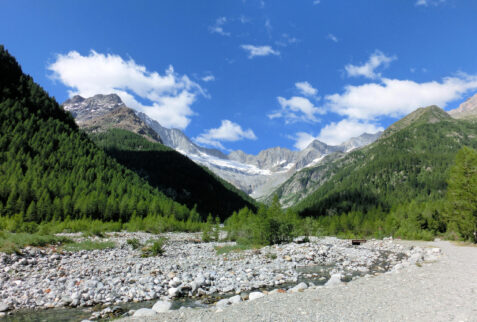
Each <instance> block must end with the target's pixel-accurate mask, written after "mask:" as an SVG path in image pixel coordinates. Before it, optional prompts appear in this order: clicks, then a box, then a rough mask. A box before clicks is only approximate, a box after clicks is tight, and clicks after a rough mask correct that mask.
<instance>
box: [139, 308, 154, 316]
mask: <svg viewBox="0 0 477 322" xmlns="http://www.w3.org/2000/svg"><path fill="white" fill-rule="evenodd" d="M156 314H157V313H156V311H154V310H152V309H146V308H142V309H139V310H137V311H136V312H134V314H133V316H134V317H143V316H154V315H156Z"/></svg>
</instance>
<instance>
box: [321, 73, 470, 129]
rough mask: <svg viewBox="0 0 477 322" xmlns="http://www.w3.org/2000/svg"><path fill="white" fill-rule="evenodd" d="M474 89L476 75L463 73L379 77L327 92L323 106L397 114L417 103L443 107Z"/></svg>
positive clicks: (359, 114) (358, 114) (368, 114)
mask: <svg viewBox="0 0 477 322" xmlns="http://www.w3.org/2000/svg"><path fill="white" fill-rule="evenodd" d="M476 89H477V76H470V75H466V74H460V75H458V76H455V77H447V78H444V79H443V80H442V81H441V82H437V81H431V82H425V83H417V82H414V81H411V80H399V79H387V78H383V79H381V82H380V83H368V84H363V85H359V86H351V85H348V86H346V87H345V90H344V93H342V94H333V95H327V96H326V97H325V101H326V103H325V107H326V108H327V110H329V111H332V112H335V113H338V114H341V115H346V116H348V117H351V118H355V119H362V120H372V119H375V118H377V117H380V116H390V117H401V116H403V115H405V114H408V113H410V112H412V111H414V110H415V109H416V108H418V107H423V106H429V105H434V104H435V105H439V106H440V107H442V108H444V107H446V105H447V103H449V102H451V101H453V100H456V99H459V98H461V97H462V95H463V94H465V93H467V92H468V91H471V90H476Z"/></svg>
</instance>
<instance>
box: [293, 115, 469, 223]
mask: <svg viewBox="0 0 477 322" xmlns="http://www.w3.org/2000/svg"><path fill="white" fill-rule="evenodd" d="M465 145H467V146H472V147H476V146H477V122H475V121H459V120H455V119H452V118H450V117H449V115H448V114H447V113H446V112H444V111H443V110H441V109H440V108H438V107H435V106H430V107H427V108H422V109H418V110H416V111H415V112H413V113H411V114H410V115H408V116H406V117H405V118H404V119H402V120H401V121H398V122H396V123H395V124H394V125H393V126H391V127H389V129H387V130H386V131H385V132H384V133H383V136H382V137H381V138H380V139H379V140H378V141H376V142H375V143H373V144H371V145H370V146H367V147H365V148H363V149H360V150H356V151H354V152H351V153H349V154H348V155H346V156H344V157H342V158H341V159H339V160H337V162H335V163H334V164H333V165H332V166H331V167H330V169H325V170H324V172H323V173H322V174H321V175H322V177H324V178H328V179H327V180H324V181H322V182H318V183H316V184H315V185H314V187H311V188H310V189H313V190H314V192H313V193H311V194H309V195H308V196H307V197H306V198H305V199H303V200H302V201H300V202H299V203H298V204H297V205H296V206H295V209H296V210H298V211H300V213H301V214H302V215H305V216H321V215H326V214H336V213H346V212H349V211H352V210H355V211H361V212H367V211H369V210H370V209H373V208H376V207H380V208H381V209H383V210H384V211H387V210H389V209H391V208H392V207H394V206H397V205H400V204H403V203H407V202H410V201H411V200H416V201H426V200H433V199H440V198H442V197H443V196H444V194H445V190H446V186H447V184H446V179H447V174H448V169H449V166H450V165H451V164H452V162H453V160H454V157H455V155H456V153H457V151H458V150H459V149H460V148H461V147H462V146H465ZM310 171H311V174H312V175H313V174H315V173H318V172H319V171H323V170H322V169H319V168H314V169H310ZM297 175H298V174H297ZM297 175H296V176H297ZM295 180H298V179H295Z"/></svg>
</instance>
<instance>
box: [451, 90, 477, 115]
mask: <svg viewBox="0 0 477 322" xmlns="http://www.w3.org/2000/svg"><path fill="white" fill-rule="evenodd" d="M449 114H450V115H451V116H452V117H454V118H456V119H463V118H476V117H477V94H475V95H474V96H472V97H470V98H468V99H467V100H466V101H465V102H464V103H462V104H460V105H459V107H458V108H456V109H454V110H451V111H449Z"/></svg>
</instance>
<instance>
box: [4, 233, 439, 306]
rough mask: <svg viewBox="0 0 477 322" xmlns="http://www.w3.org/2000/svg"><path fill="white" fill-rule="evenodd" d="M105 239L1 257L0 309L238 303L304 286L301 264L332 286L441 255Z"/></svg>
mask: <svg viewBox="0 0 477 322" xmlns="http://www.w3.org/2000/svg"><path fill="white" fill-rule="evenodd" d="M62 235H65V236H68V237H69V238H72V239H75V240H76V241H82V240H85V239H86V238H83V237H81V234H62ZM106 235H107V238H105V239H99V238H98V237H88V238H87V239H91V240H95V241H108V240H109V241H113V242H115V243H116V245H117V247H116V248H113V249H106V250H92V251H78V252H67V251H56V250H55V251H54V250H53V249H48V248H46V249H45V248H42V249H40V248H35V247H29V248H28V249H26V248H25V249H24V250H23V252H22V254H11V255H7V254H3V253H0V299H1V300H2V302H0V312H6V311H8V310H17V309H36V308H50V307H60V306H70V307H77V306H79V307H85V306H94V305H97V304H101V305H107V306H114V305H118V304H121V303H125V302H132V301H137V302H140V301H146V300H154V299H159V298H161V299H162V300H164V299H166V298H169V299H170V298H176V297H179V296H207V295H212V294H214V295H216V294H219V295H227V296H228V295H235V296H232V297H230V298H228V299H227V301H224V302H221V304H220V305H222V304H223V303H227V305H229V304H235V303H238V302H240V301H241V300H242V298H241V297H240V295H236V294H241V293H242V292H246V293H247V292H252V293H250V295H249V298H250V299H251V300H253V299H255V298H258V297H257V296H260V297H261V296H264V294H263V293H262V292H256V291H255V292H254V290H256V289H259V288H268V289H271V288H275V287H278V286H279V285H282V284H284V285H283V286H282V287H285V285H290V284H295V285H296V284H298V285H296V286H294V287H292V288H291V289H290V290H289V292H301V291H303V290H305V289H307V288H308V286H307V285H306V284H305V283H298V281H300V279H301V278H302V277H303V276H304V274H303V273H301V272H300V270H299V268H300V267H307V266H317V267H332V268H333V269H334V270H335V271H334V272H331V278H330V280H329V281H328V282H327V285H332V284H339V283H341V277H342V276H341V274H346V275H347V276H351V275H349V274H351V273H353V272H354V273H359V274H361V276H363V275H365V274H373V273H374V271H373V270H375V268H376V267H378V266H382V267H383V268H382V270H383V271H385V270H388V271H392V270H393V268H394V267H396V270H398V269H399V268H404V267H406V266H408V265H412V264H419V263H421V262H423V261H425V260H433V259H435V258H438V256H440V255H441V252H440V249H438V248H436V249H433V248H430V249H427V250H426V249H422V248H419V247H414V248H412V247H406V246H401V245H398V244H396V243H393V241H392V240H383V241H368V242H367V243H365V244H363V245H361V246H359V247H352V246H351V243H350V241H349V240H341V239H337V238H333V237H325V238H315V237H311V238H310V239H311V242H307V243H301V244H297V243H289V244H283V245H273V246H267V247H264V248H262V249H261V250H260V251H254V250H245V251H242V252H231V253H227V254H222V255H217V253H216V250H215V247H216V246H218V245H220V246H226V245H234V244H235V243H232V242H224V243H193V242H190V240H194V239H197V238H198V236H200V234H190V233H168V234H163V236H165V237H166V238H168V242H167V243H166V245H165V253H164V255H163V256H158V257H146V258H143V257H141V251H140V249H136V250H134V249H132V247H131V246H130V245H128V244H127V240H128V239H132V238H136V239H137V240H139V242H140V243H141V244H145V243H146V241H148V240H149V239H151V238H158V236H157V235H152V234H148V233H142V232H136V233H129V232H120V233H107V234H106ZM270 254H274V256H273V257H272V256H270ZM33 263H34V264H33ZM384 263H386V268H384V266H383V264H384ZM399 265H401V266H399ZM318 273H319V272H318ZM318 273H317V274H318ZM322 273H323V274H324V275H325V276H328V275H327V273H326V272H322ZM333 274H334V275H333ZM338 275H339V278H338V277H337V276H338ZM314 280H315V281H320V282H321V283H325V281H326V278H325V277H324V276H321V277H320V275H319V274H318V275H317V276H314ZM277 292H278V291H277ZM160 302H161V301H160ZM158 303H159V302H156V304H158ZM165 303H168V304H165ZM161 305H162V304H161ZM163 305H164V306H161V307H162V308H161V310H170V305H172V304H171V302H170V301H164V304H163ZM167 306H169V307H168V308H167V309H166V307H167ZM218 306H219V305H218ZM158 307H159V305H158ZM156 311H157V310H154V312H156ZM103 314H109V313H103Z"/></svg>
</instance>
